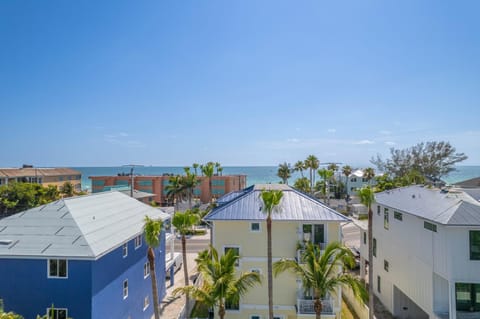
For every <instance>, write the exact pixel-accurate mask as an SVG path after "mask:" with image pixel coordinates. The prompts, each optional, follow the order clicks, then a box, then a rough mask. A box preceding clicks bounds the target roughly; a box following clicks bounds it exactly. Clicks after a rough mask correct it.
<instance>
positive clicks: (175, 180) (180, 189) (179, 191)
mask: <svg viewBox="0 0 480 319" xmlns="http://www.w3.org/2000/svg"><path fill="white" fill-rule="evenodd" d="M183 183H184V179H183V177H182V176H181V175H175V176H170V178H169V179H168V185H167V186H166V187H165V190H166V191H167V198H168V199H169V200H172V201H173V203H174V205H175V210H178V204H179V202H180V201H182V200H183V199H185V197H186V192H185V185H184V184H183Z"/></svg>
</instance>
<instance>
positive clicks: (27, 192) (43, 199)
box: [0, 183, 60, 215]
mask: <svg viewBox="0 0 480 319" xmlns="http://www.w3.org/2000/svg"><path fill="white" fill-rule="evenodd" d="M59 198H60V194H59V191H58V189H57V187H56V186H52V185H49V186H47V187H45V186H42V185H40V184H33V183H9V184H7V185H3V186H0V213H1V214H3V215H12V214H15V213H18V212H21V211H24V210H27V209H30V208H33V207H36V206H40V205H44V204H47V203H49V202H52V201H55V200H57V199H59Z"/></svg>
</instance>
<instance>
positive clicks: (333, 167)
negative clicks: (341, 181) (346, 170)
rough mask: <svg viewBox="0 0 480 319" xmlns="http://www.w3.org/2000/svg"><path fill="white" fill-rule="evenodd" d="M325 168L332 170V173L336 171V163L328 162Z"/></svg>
mask: <svg viewBox="0 0 480 319" xmlns="http://www.w3.org/2000/svg"><path fill="white" fill-rule="evenodd" d="M327 169H329V170H331V171H333V173H336V172H337V171H338V165H337V164H335V163H330V164H328V166H327Z"/></svg>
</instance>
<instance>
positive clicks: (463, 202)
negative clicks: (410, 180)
mask: <svg viewBox="0 0 480 319" xmlns="http://www.w3.org/2000/svg"><path fill="white" fill-rule="evenodd" d="M472 194H473V193H472ZM375 199H376V201H377V203H378V204H380V205H383V206H387V207H391V208H393V209H397V210H399V211H402V212H405V213H409V214H412V215H415V216H418V217H421V218H424V219H428V220H431V221H434V222H436V223H439V224H444V225H457V226H467V225H480V202H478V199H475V198H474V197H472V196H470V195H469V194H468V193H467V192H465V190H463V189H450V190H449V191H442V190H440V189H438V188H431V189H430V188H426V187H423V186H418V185H415V186H408V187H402V188H396V189H393V190H388V191H384V192H381V193H377V194H376V195H375Z"/></svg>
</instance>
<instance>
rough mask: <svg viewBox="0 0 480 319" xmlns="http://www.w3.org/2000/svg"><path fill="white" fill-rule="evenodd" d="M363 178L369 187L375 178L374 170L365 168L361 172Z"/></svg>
mask: <svg viewBox="0 0 480 319" xmlns="http://www.w3.org/2000/svg"><path fill="white" fill-rule="evenodd" d="M363 177H365V179H366V180H367V182H368V185H371V184H372V183H371V181H372V179H373V178H374V177H375V170H374V169H373V168H371V167H367V168H365V170H364V171H363Z"/></svg>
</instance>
